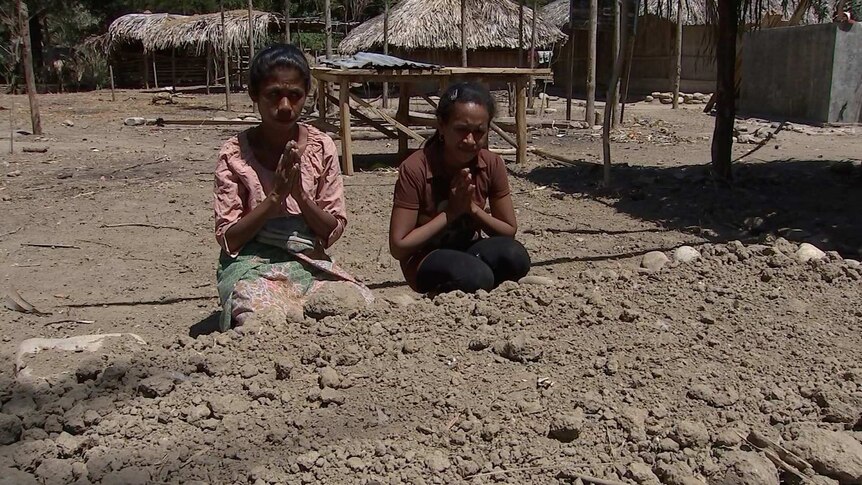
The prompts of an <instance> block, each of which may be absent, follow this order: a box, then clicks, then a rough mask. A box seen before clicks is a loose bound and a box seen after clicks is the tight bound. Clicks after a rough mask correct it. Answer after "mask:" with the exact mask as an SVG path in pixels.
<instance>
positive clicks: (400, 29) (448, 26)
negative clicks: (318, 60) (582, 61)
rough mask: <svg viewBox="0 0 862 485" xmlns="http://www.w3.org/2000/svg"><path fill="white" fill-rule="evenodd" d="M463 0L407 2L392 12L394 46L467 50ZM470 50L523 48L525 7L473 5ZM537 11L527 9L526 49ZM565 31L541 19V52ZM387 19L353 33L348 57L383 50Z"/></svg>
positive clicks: (500, 1) (482, 1)
mask: <svg viewBox="0 0 862 485" xmlns="http://www.w3.org/2000/svg"><path fill="white" fill-rule="evenodd" d="M460 5H461V3H460V0H402V1H400V2H398V3H397V4H395V6H393V7H392V9H391V10H390V11H389V45H390V46H391V47H395V48H396V49H398V50H401V51H410V50H429V49H441V50H458V49H460V48H461V6H460ZM466 10H467V27H466V34H467V48H468V49H470V50H480V49H486V50H487V49H517V48H518V44H519V42H518V19H519V6H518V4H517V3H515V2H512V1H511V0H494V1H489V0H467V9H466ZM532 20H533V11H532V9H530V8H529V7H524V46H525V47H526V48H529V45H530V39H531V36H532V30H531V24H532ZM565 38H566V35H565V34H563V33H562V32H561V31H560V29H558V28H557V27H555V26H554V25H552V24H550V23H549V22H547V21H545V20H543V19H542V18H541V17H537V19H536V43H537V47H542V48H544V47H548V46H552V45H554V44H556V43H557V42H560V41H563V40H565ZM382 46H383V15H378V16H377V17H374V18H373V19H371V20H368V21H367V22H365V23H363V24H361V25H360V26H358V27H356V28H355V29H353V31H351V32H350V33H349V34H348V35H347V37H345V38H344V40H342V41H341V43H340V44H339V47H338V50H339V51H340V52H341V53H342V54H355V53H356V52H359V51H372V50H379V49H381V48H382Z"/></svg>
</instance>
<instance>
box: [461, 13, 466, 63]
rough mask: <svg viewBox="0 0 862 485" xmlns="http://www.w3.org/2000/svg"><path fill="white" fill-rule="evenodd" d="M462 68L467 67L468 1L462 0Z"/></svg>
mask: <svg viewBox="0 0 862 485" xmlns="http://www.w3.org/2000/svg"><path fill="white" fill-rule="evenodd" d="M461 67H467V0H461Z"/></svg>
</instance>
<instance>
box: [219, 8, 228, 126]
mask: <svg viewBox="0 0 862 485" xmlns="http://www.w3.org/2000/svg"><path fill="white" fill-rule="evenodd" d="M219 10H220V11H221V54H222V57H223V58H224V109H225V110H226V111H230V59H229V58H228V47H227V28H226V27H225V21H224V0H219Z"/></svg>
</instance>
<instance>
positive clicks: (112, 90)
mask: <svg viewBox="0 0 862 485" xmlns="http://www.w3.org/2000/svg"><path fill="white" fill-rule="evenodd" d="M108 74H110V76H111V101H116V100H117V95H116V93H114V66H112V65H109V66H108Z"/></svg>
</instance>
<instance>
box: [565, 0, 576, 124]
mask: <svg viewBox="0 0 862 485" xmlns="http://www.w3.org/2000/svg"><path fill="white" fill-rule="evenodd" d="M574 84H575V0H569V75H568V76H566V121H572V91H573V89H574Z"/></svg>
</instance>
